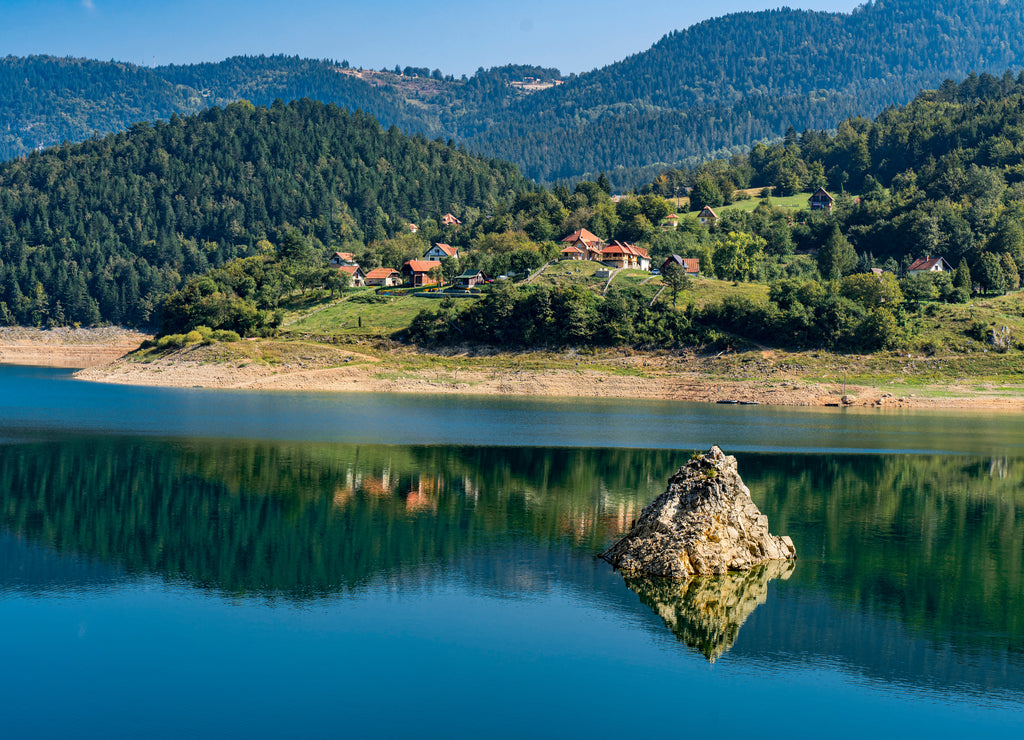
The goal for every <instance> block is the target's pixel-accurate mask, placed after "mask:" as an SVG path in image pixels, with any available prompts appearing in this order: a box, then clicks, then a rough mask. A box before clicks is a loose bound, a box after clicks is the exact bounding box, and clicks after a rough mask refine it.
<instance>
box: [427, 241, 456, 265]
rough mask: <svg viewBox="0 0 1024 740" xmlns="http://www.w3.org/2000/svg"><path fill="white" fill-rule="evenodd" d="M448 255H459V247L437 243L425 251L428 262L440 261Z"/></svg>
mask: <svg viewBox="0 0 1024 740" xmlns="http://www.w3.org/2000/svg"><path fill="white" fill-rule="evenodd" d="M448 257H455V258H456V259H458V257H459V248H458V247H453V246H451V245H450V244H440V243H438V244H435V245H434V246H432V247H431V248H430V249H428V250H427V251H426V252H424V253H423V259H424V260H426V261H427V262H440V261H441V260H443V259H447V258H448Z"/></svg>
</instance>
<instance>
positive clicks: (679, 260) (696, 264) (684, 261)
mask: <svg viewBox="0 0 1024 740" xmlns="http://www.w3.org/2000/svg"><path fill="white" fill-rule="evenodd" d="M669 262H674V263H675V264H677V265H679V266H680V267H682V268H683V269H684V270H686V274H687V275H696V274H697V273H699V272H700V260H699V259H697V258H696V257H680V256H679V255H678V254H672V255H669V256H668V258H667V259H666V260H665V261H664V262H662V263H661V264H662V267H664V266H665V265H667V264H668V263H669Z"/></svg>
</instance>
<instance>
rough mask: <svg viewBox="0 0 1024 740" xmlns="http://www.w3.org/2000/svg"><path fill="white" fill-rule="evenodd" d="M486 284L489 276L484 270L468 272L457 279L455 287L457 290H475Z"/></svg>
mask: <svg viewBox="0 0 1024 740" xmlns="http://www.w3.org/2000/svg"><path fill="white" fill-rule="evenodd" d="M486 282H487V276H486V275H484V273H483V271H482V270H466V271H465V272H464V273H462V274H461V275H459V276H458V277H457V278H455V286H456V287H457V288H474V287H476V286H477V285H482V284H483V283H486Z"/></svg>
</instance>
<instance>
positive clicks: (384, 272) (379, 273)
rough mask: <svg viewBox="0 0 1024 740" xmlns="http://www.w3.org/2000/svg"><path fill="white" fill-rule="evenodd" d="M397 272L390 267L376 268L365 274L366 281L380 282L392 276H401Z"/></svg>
mask: <svg viewBox="0 0 1024 740" xmlns="http://www.w3.org/2000/svg"><path fill="white" fill-rule="evenodd" d="M401 274H402V273H400V272H399V271H398V270H396V269H394V268H392V267H376V268H374V269H372V270H370V271H369V272H368V273H366V278H367V280H370V279H373V280H381V279H383V278H388V277H391V276H392V275H401Z"/></svg>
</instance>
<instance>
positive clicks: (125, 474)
mask: <svg viewBox="0 0 1024 740" xmlns="http://www.w3.org/2000/svg"><path fill="white" fill-rule="evenodd" d="M686 457H688V452H683V453H678V452H670V451H655V452H651V451H644V450H589V449H554V450H552V449H538V448H522V449H517V448H485V447H399V446H394V447H387V446H372V445H370V446H350V445H330V444H318V445H310V444H296V443H281V444H277V443H268V442H231V441H223V440H212V441H211V440H202V441H199V442H194V443H193V442H190V441H187V440H186V441H180V442H160V441H155V440H132V439H123V438H83V439H81V440H67V441H61V442H57V443H51V444H38V445H37V444H21V445H7V446H0V526H2V527H3V528H5V529H6V530H8V531H10V532H12V533H15V534H19V535H23V536H25V537H28V538H30V539H32V540H33V541H35V542H40V543H44V544H47V545H49V546H51V547H54V548H56V549H57V550H58V551H62V552H68V553H79V554H83V555H87V556H90V557H93V558H98V559H100V560H102V561H105V562H109V563H112V564H114V565H118V566H122V567H125V568H127V569H129V570H131V571H135V572H145V573H154V574H158V575H162V576H166V577H171V578H184V579H186V580H188V581H189V582H191V583H194V584H198V585H202V586H210V587H214V588H217V589H222V590H226V591H232V592H240V593H245V592H256V593H284V594H289V595H295V596H303V595H307V596H312V595H319V594H325V593H332V592H337V591H339V590H345V589H351V588H358V587H360V586H362V585H364V584H366V583H368V582H370V581H372V580H374V579H378V578H381V577H389V578H399V577H403V575H408V574H409V573H411V572H412V571H414V570H416V569H417V568H419V566H421V565H428V566H431V567H436V566H442V567H448V566H452V564H454V563H461V562H464V560H465V558H467V557H468V558H471V559H472V558H473V556H474V555H476V554H480V553H486V552H488V550H489V548H493V547H496V546H497V547H504V546H506V545H509V544H516V543H522V542H523V541H524V540H526V539H528V540H529V541H530V542H531V543H533V544H535V545H541V546H545V545H548V544H557V545H559V546H562V545H570V546H571V547H573V548H575V551H576V552H583V553H586V554H588V555H589V554H592V553H597V552H600V551H602V550H604V549H605V548H606V547H607V546H608V544H609V543H610V542H611V541H612V540H613V539H614V538H615V537H616V536H618V535H620V534H621V533H622V532H623V531H624V530H625V529H626V528H628V526H629V523H630V521H631V520H632V519H633V518H635V517H636V516H637V514H638V513H639V509H640V508H641V507H642V506H644V505H646V504H647V503H648V502H649V501H650V500H651V499H652V498H654V496H655V495H657V494H659V493H661V492H662V491H663V490H664V488H665V481H666V479H667V478H668V476H669V475H670V474H671V473H673V472H674V471H675V470H676V468H677V467H678V466H679V465H680V464H682V462H684V461H685V458H686ZM738 457H739V460H740V467H741V470H742V471H743V477H744V481H745V482H746V483H747V485H748V486H749V487H750V489H751V493H752V495H753V498H754V500H755V502H756V503H757V505H758V506H759V508H760V509H761V511H762V512H764V514H765V515H766V516H768V518H769V520H770V521H771V522H772V526H773V528H774V529H775V530H776V531H778V532H780V533H785V534H788V535H790V536H792V537H793V539H794V541H795V542H796V545H797V548H798V550H799V552H800V554H801V561H800V567H799V570H798V575H797V576H796V580H798V581H800V582H802V583H813V584H815V586H816V587H821V588H825V589H827V590H828V592H829V594H830V597H831V598H833V599H835V600H836V601H838V602H844V603H848V604H852V605H855V606H856V607H857V608H859V609H863V610H867V611H872V612H879V613H884V614H886V615H891V616H896V617H898V618H900V619H901V620H902V621H903V622H905V623H908V624H911V625H917V626H920V627H922V628H925V629H926V630H934V631H936V632H939V633H943V634H948V633H955V632H958V631H960V632H964V633H967V634H974V633H977V632H978V631H979V630H986V631H988V632H990V633H992V634H1006V635H1007V636H1008V638H1007V639H1008V640H1009V641H1010V645H1011V647H1012V648H1013V649H1020V650H1024V593H1022V592H1024V485H1022V482H1024V461H1022V460H1020V459H1010V460H1003V459H1000V460H999V461H998V462H997V463H996V464H994V465H993V463H992V461H990V460H988V459H982V458H965V457H955V456H944V457H939V456H935V457H925V456H916V457H915V456H882V455H877V456H876V455H855V456H834V455H832V456H825V455H753V454H741V455H739V456H738ZM560 552H564V551H563V550H560ZM481 557H483V556H482V555H481ZM524 567H526V566H524Z"/></svg>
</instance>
